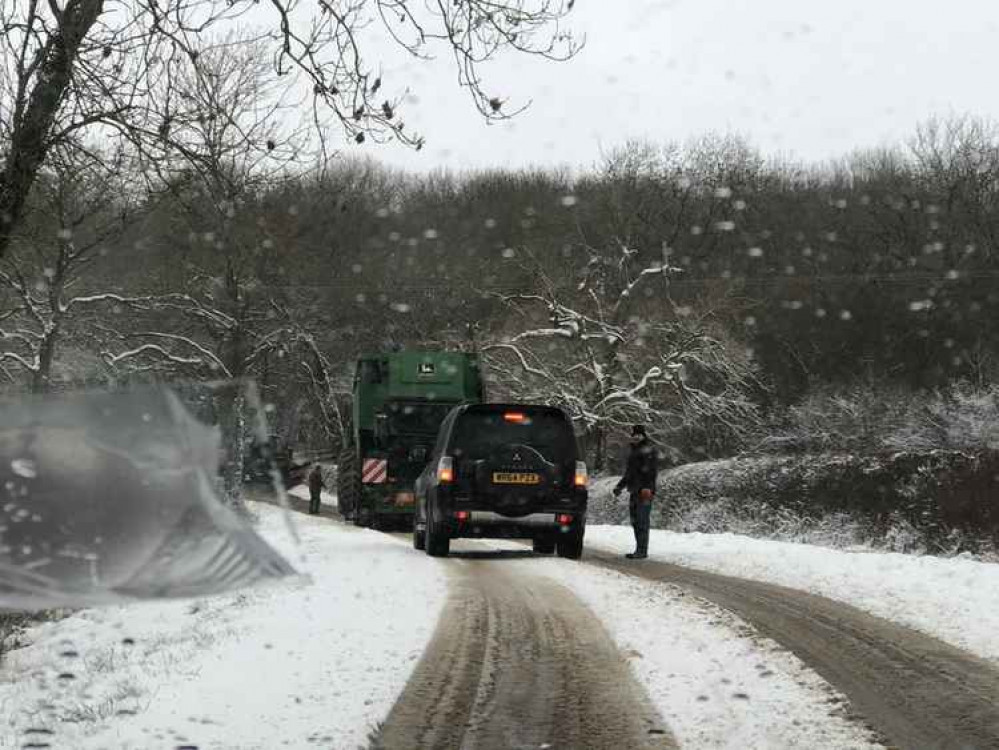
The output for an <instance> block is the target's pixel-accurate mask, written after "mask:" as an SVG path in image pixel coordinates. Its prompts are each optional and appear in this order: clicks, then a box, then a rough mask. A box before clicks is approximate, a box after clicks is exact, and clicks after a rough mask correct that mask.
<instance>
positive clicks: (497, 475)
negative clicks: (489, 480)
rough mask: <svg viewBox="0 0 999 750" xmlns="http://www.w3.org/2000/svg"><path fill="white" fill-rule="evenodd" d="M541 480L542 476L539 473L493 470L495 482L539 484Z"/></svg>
mask: <svg viewBox="0 0 999 750" xmlns="http://www.w3.org/2000/svg"><path fill="white" fill-rule="evenodd" d="M540 481H541V477H540V476H538V475H537V474H513V473H508V472H502V471H497V472H493V484H538V483H539V482H540Z"/></svg>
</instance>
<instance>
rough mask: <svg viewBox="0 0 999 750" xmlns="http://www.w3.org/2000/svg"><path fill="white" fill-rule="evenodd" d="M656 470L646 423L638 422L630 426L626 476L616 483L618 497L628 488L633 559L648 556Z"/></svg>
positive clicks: (641, 558) (653, 451)
mask: <svg viewBox="0 0 999 750" xmlns="http://www.w3.org/2000/svg"><path fill="white" fill-rule="evenodd" d="M657 473H658V461H657V458H656V448H655V446H654V445H653V444H652V441H651V440H649V436H648V435H647V434H646V432H645V427H644V426H643V425H640V424H636V425H635V426H634V427H632V428H631V448H630V450H629V451H628V464H627V467H626V469H625V472H624V476H623V477H621V481H620V482H618V483H617V486H616V487H614V496H615V497H616V496H617V495H619V494H620V493H621V490H623V489H627V490H628V496H629V498H628V510H629V512H630V514H631V525H632V528H633V529H634V531H635V551H634V552H630V553H628V555H627V557H628V559H630V560H644V559H645V558H646V557H648V556H649V527H650V526H651V524H652V498H653V497H655V494H656V475H657Z"/></svg>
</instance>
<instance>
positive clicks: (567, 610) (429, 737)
mask: <svg viewBox="0 0 999 750" xmlns="http://www.w3.org/2000/svg"><path fill="white" fill-rule="evenodd" d="M530 554H531V553H521V552H518V551H516V550H512V551H496V552H490V551H484V552H479V551H467V552H464V553H459V556H460V558H462V559H458V560H451V561H449V562H448V563H447V566H448V568H449V573H450V577H451V582H450V583H451V586H450V589H451V595H450V599H449V601H448V603H447V605H446V606H445V608H444V610H443V612H442V613H441V618H440V621H439V625H438V628H437V632H436V634H435V636H434V638H433V640H432V641H431V643H430V645H429V647H428V648H427V651H426V652H425V655H424V657H423V659H422V661H421V662H420V664H419V665H418V667H417V669H416V671H415V673H414V675H413V676H412V677H411V678H410V680H409V683H408V684H407V686H406V689H405V691H404V692H403V694H402V696H401V697H400V699H399V700H398V701H397V702H396V704H395V706H394V707H393V709H392V712H391V713H390V714H389V716H388V719H387V721H386V723H385V725H384V727H383V729H382V733H381V736H380V737H379V738H378V741H377V743H376V746H377V747H381V748H385V749H386V750H396V749H398V750H408V749H409V748H459V747H460V748H468V749H469V750H475V749H476V748H482V749H483V750H488V749H489V748H539V747H567V748H580V749H583V748H593V750H602V749H603V748H608V747H627V748H635V750H641V749H643V748H649V749H650V750H651V748H675V747H676V743H675V740H674V739H673V737H672V735H671V733H670V731H669V730H668V728H666V725H665V724H664V722H663V720H662V718H661V717H660V716H659V715H658V713H657V711H656V709H655V708H654V706H653V705H652V703H651V701H650V700H649V697H648V696H647V695H646V693H645V691H644V689H643V688H642V687H641V686H640V685H639V684H638V682H637V681H636V680H635V677H634V675H633V674H632V673H631V671H630V670H629V669H628V665H627V663H626V662H625V661H624V659H622V658H621V656H620V655H619V653H618V650H617V647H616V646H615V644H614V642H613V641H612V640H611V638H610V637H609V636H608V634H607V632H606V630H605V629H604V627H603V626H602V625H601V623H600V621H599V620H598V619H597V618H596V617H595V616H594V614H593V613H592V612H591V611H590V610H589V609H588V608H587V607H586V606H584V605H583V604H582V603H581V602H580V601H579V600H578V599H577V598H576V597H575V596H574V595H573V594H572V592H570V591H569V590H568V589H567V588H565V587H564V586H561V585H559V584H558V583H556V582H554V581H552V580H550V579H548V578H546V577H543V576H537V575H531V574H529V573H528V572H526V571H524V570H517V571H512V570H507V569H505V568H509V566H504V565H503V564H502V563H503V561H505V560H508V559H511V558H516V557H517V556H524V555H530Z"/></svg>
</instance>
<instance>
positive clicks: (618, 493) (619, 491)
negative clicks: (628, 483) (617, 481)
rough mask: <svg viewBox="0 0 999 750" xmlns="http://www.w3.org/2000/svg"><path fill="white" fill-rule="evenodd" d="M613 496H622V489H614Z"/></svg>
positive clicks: (618, 487)
mask: <svg viewBox="0 0 999 750" xmlns="http://www.w3.org/2000/svg"><path fill="white" fill-rule="evenodd" d="M611 494H613V495H614V497H617V496H618V495H620V494H621V487H620V486H617V487H615V488H614V489H612V490H611Z"/></svg>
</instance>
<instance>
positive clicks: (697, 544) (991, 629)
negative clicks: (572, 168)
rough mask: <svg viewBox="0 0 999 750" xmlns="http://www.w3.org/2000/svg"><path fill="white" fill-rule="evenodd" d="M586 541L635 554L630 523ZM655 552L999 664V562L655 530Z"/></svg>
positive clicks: (592, 532) (590, 534)
mask: <svg viewBox="0 0 999 750" xmlns="http://www.w3.org/2000/svg"><path fill="white" fill-rule="evenodd" d="M586 544H587V546H588V547H590V548H599V549H603V550H608V551H614V552H622V553H623V552H630V551H632V550H633V549H634V547H635V540H634V535H633V534H632V531H631V528H630V527H627V526H587V529H586ZM649 555H650V557H652V558H654V559H656V560H661V561H663V562H670V563H676V564H679V565H684V566H687V567H690V568H697V569H699V570H707V571H712V572H716V573H722V574H724V575H729V576H735V577H741V578H749V579H752V580H756V581H766V582H770V583H775V584H779V585H781V586H787V587H789V588H794V589H800V590H803V591H808V592H810V593H813V594H819V595H821V596H825V597H828V598H830V599H835V600H837V601H842V602H846V603H848V604H852V605H853V606H855V607H857V608H859V609H862V610H865V611H867V612H869V613H871V614H873V615H876V616H878V617H883V618H885V619H887V620H892V621H894V622H898V623H901V624H904V625H907V626H909V627H911V628H913V629H916V630H920V631H922V632H924V633H928V634H929V635H933V636H936V637H937V638H940V639H941V640H944V641H947V642H948V643H952V644H954V645H955V646H958V647H960V648H964V649H966V650H968V651H970V652H972V653H975V654H978V655H979V656H984V657H986V658H988V659H992V660H996V661H999V638H997V637H996V627H997V624H999V565H997V564H994V563H985V562H977V561H974V560H967V559H962V558H939V557H928V556H927V557H919V556H913V555H903V554H897V553H889V552H872V551H844V550H835V549H828V548H825V547H815V546H811V545H807V544H796V543H793V542H775V541H768V540H763V539H751V538H749V537H745V536H739V535H736V534H679V533H676V532H672V531H660V530H653V531H652V537H651V541H650V543H649Z"/></svg>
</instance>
